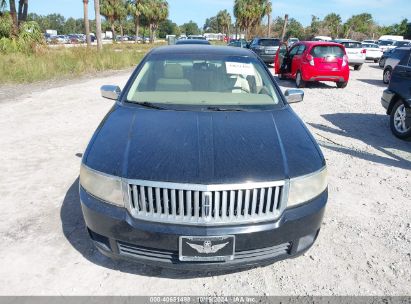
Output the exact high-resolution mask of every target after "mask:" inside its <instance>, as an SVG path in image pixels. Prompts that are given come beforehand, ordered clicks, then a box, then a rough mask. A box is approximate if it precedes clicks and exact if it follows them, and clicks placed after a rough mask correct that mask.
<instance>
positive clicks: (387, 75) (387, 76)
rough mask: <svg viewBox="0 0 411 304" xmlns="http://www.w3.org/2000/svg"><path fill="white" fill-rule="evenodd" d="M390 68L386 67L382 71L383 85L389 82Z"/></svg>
mask: <svg viewBox="0 0 411 304" xmlns="http://www.w3.org/2000/svg"><path fill="white" fill-rule="evenodd" d="M391 73H392V72H391V68H390V67H388V68H386V69H385V70H384V73H383V74H382V81H383V82H384V83H385V84H388V83H390V80H391Z"/></svg>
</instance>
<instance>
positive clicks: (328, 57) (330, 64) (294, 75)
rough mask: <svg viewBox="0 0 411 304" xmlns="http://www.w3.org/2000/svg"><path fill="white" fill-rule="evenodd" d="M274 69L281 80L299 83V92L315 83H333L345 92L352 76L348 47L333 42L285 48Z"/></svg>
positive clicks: (277, 55) (283, 46)
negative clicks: (345, 48)
mask: <svg viewBox="0 0 411 304" xmlns="http://www.w3.org/2000/svg"><path fill="white" fill-rule="evenodd" d="M274 66H275V73H276V74H278V75H279V78H280V79H284V78H291V79H295V84H296V86H297V88H302V87H304V86H305V84H306V82H313V81H333V82H335V83H336V84H337V87H338V88H345V87H346V86H347V83H348V80H349V76H350V68H349V66H348V57H347V55H346V53H345V50H344V47H343V46H342V45H341V44H338V43H333V42H321V41H319V42H314V41H302V42H297V43H296V44H294V45H293V46H292V47H291V48H290V49H289V48H288V47H287V45H285V44H281V45H280V47H279V49H278V51H277V54H276V56H275V64H274Z"/></svg>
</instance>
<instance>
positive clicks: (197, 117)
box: [79, 45, 328, 271]
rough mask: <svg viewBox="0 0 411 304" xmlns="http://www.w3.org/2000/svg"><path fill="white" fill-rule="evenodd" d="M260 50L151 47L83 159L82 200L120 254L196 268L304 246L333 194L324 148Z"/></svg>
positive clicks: (288, 253)
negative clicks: (281, 87)
mask: <svg viewBox="0 0 411 304" xmlns="http://www.w3.org/2000/svg"><path fill="white" fill-rule="evenodd" d="M303 94H304V93H303V91H301V90H295V89H292V90H288V91H286V92H285V94H284V95H283V94H282V93H281V89H280V87H279V86H278V85H277V84H276V82H275V80H274V78H273V76H272V75H271V73H270V71H269V70H268V68H267V67H266V66H265V65H264V64H263V62H262V61H261V60H260V59H259V58H258V57H257V55H256V54H254V53H253V52H250V51H249V50H247V49H243V48H228V47H225V46H220V47H217V46H197V45H186V46H181V47H175V46H165V47H159V48H155V49H153V50H152V51H151V52H149V54H147V55H146V56H145V58H144V59H143V60H142V61H141V63H140V64H139V65H138V66H137V68H136V70H135V71H134V73H133V74H132V76H131V78H130V80H129V81H128V84H127V85H126V86H125V88H124V90H123V91H122V92H121V90H120V88H119V87H116V86H104V87H102V95H103V97H106V98H110V99H113V100H115V101H116V102H115V103H114V105H113V107H112V109H111V110H110V111H109V113H108V114H107V115H106V117H105V118H104V119H103V121H102V122H101V124H100V125H99V127H98V129H97V130H96V132H95V134H94V135H93V137H92V139H91V140H90V143H89V145H88V147H87V149H86V151H85V153H84V156H83V158H82V165H81V169H80V190H79V191H80V200H81V205H82V212H83V216H84V219H85V223H86V226H87V229H88V232H89V235H90V237H91V239H92V240H93V242H94V244H95V246H96V247H97V248H98V250H100V251H101V252H102V253H103V254H105V255H107V256H109V257H113V258H125V259H130V260H134V261H139V262H142V263H145V264H152V265H155V266H162V267H172V268H178V269H193V270H196V271H197V270H205V271H211V270H213V269H214V270H221V269H224V268H234V269H238V268H240V267H243V266H247V267H248V266H251V265H260V264H267V263H271V262H274V261H277V260H282V259H286V258H291V257H296V256H298V255H301V254H303V253H304V252H306V251H307V250H308V249H309V248H310V247H311V246H312V245H313V243H314V242H315V240H316V238H317V236H318V233H319V231H320V228H321V222H322V218H323V214H324V211H325V206H326V203H327V197H328V190H327V178H326V174H327V173H326V164H325V160H324V156H323V154H322V153H321V150H320V147H319V146H318V145H317V143H316V141H315V139H314V137H313V136H312V135H311V134H310V132H309V130H308V129H307V128H306V126H305V125H304V123H303V122H302V121H301V120H300V119H299V118H298V116H297V114H295V112H294V111H293V110H292V109H291V108H290V106H289V103H292V102H298V101H301V100H302V99H303Z"/></svg>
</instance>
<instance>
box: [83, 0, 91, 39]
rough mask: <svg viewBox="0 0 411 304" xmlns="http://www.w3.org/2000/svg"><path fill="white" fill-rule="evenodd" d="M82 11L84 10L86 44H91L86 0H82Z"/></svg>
mask: <svg viewBox="0 0 411 304" xmlns="http://www.w3.org/2000/svg"><path fill="white" fill-rule="evenodd" d="M83 12H84V29H85V32H86V41H87V46H91V39H90V23H89V20H88V0H83Z"/></svg>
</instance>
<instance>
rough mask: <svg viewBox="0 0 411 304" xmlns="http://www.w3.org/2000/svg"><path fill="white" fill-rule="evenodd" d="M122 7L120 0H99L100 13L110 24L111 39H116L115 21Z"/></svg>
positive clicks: (122, 3)
mask: <svg viewBox="0 0 411 304" xmlns="http://www.w3.org/2000/svg"><path fill="white" fill-rule="evenodd" d="M123 9H124V2H123V1H122V0H101V4H100V13H101V14H102V15H103V16H104V17H105V18H106V19H107V21H108V22H109V24H110V27H111V32H112V33H113V40H115V39H116V27H115V22H116V21H117V20H118V19H119V15H120V14H121V12H122V10H123Z"/></svg>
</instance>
